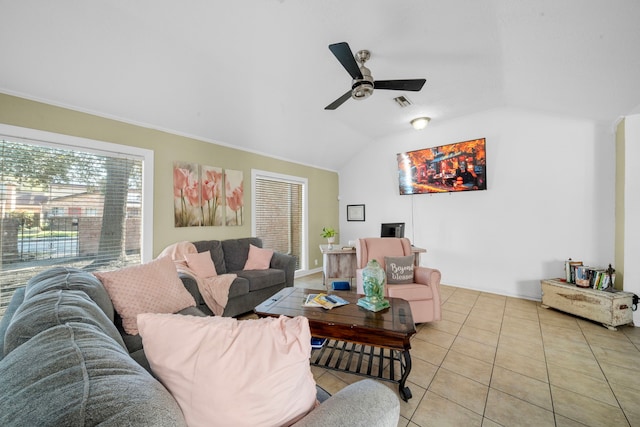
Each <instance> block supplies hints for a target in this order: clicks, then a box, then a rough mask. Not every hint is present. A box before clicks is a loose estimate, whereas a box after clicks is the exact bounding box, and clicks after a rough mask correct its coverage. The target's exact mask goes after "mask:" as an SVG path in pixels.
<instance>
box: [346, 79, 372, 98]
mask: <svg viewBox="0 0 640 427" xmlns="http://www.w3.org/2000/svg"><path fill="white" fill-rule="evenodd" d="M372 94H373V83H371V82H369V81H367V80H360V81H357V82H355V83H354V84H353V87H352V88H351V97H352V98H353V99H358V100H360V99H365V98H368V97H370V96H371V95H372Z"/></svg>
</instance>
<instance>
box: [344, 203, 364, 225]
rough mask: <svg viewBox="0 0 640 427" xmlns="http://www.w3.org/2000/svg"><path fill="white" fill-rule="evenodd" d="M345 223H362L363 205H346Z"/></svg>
mask: <svg viewBox="0 0 640 427" xmlns="http://www.w3.org/2000/svg"><path fill="white" fill-rule="evenodd" d="M347 221H364V205H347Z"/></svg>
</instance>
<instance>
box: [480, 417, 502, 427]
mask: <svg viewBox="0 0 640 427" xmlns="http://www.w3.org/2000/svg"><path fill="white" fill-rule="evenodd" d="M482 427H503V426H502V425H500V424H498V423H496V422H495V421H491V420H490V419H489V418H483V419H482Z"/></svg>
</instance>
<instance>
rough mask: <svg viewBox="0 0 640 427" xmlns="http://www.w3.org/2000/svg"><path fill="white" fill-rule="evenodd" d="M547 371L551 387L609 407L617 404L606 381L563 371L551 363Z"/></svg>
mask: <svg viewBox="0 0 640 427" xmlns="http://www.w3.org/2000/svg"><path fill="white" fill-rule="evenodd" d="M578 369H579V367H578ZM547 370H548V371H549V383H550V384H551V385H554V386H557V387H561V388H564V389H566V390H570V391H572V392H574V393H578V394H581V395H583V396H586V397H591V398H593V399H596V400H599V401H601V402H604V403H607V404H609V405H614V406H615V405H617V404H618V401H617V400H616V398H615V396H614V395H613V392H612V391H611V387H610V386H609V383H607V382H606V381H603V380H601V379H596V378H594V377H592V376H589V375H585V374H583V373H582V372H579V371H578V370H568V369H564V368H562V367H560V366H558V365H554V364H553V363H549V365H548V366H547Z"/></svg>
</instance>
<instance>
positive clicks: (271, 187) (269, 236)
mask: <svg viewBox="0 0 640 427" xmlns="http://www.w3.org/2000/svg"><path fill="white" fill-rule="evenodd" d="M305 187H306V181H305V180H304V179H302V178H295V177H288V178H283V177H282V176H269V175H268V174H266V173H262V174H255V173H254V179H253V198H254V200H253V228H254V235H255V236H257V237H260V238H261V239H262V242H263V246H264V247H265V248H269V249H273V250H275V251H276V252H282V253H286V254H290V255H293V256H295V257H296V259H297V263H296V270H300V269H301V268H302V263H303V261H304V256H303V255H304V254H303V241H304V240H305V239H304V238H305V236H304V230H305V227H304V224H305V218H304V215H305Z"/></svg>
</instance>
